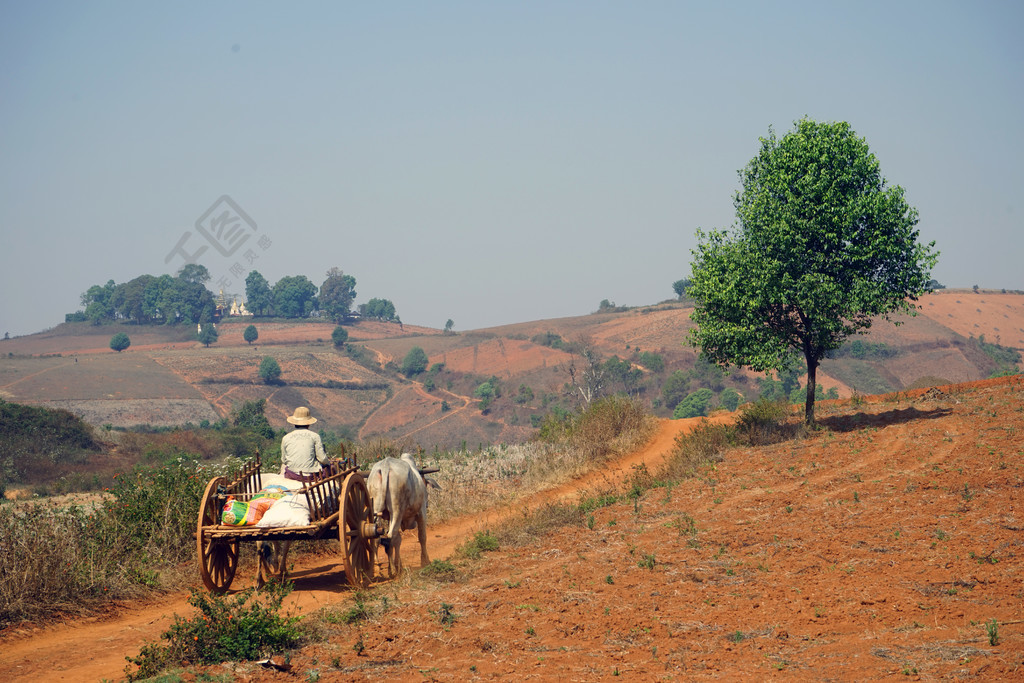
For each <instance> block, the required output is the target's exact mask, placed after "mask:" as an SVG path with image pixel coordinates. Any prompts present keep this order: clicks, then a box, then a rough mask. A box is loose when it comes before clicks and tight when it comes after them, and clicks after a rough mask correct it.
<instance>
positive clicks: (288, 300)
mask: <svg viewBox="0 0 1024 683" xmlns="http://www.w3.org/2000/svg"><path fill="white" fill-rule="evenodd" d="M273 292H274V313H276V314H277V315H279V316H282V317H285V318H304V317H306V316H307V315H309V314H310V313H312V312H313V310H314V309H316V285H314V284H313V283H312V282H310V281H309V278H308V277H306V276H305V275H286V276H285V277H283V278H281V279H280V280H278V281H277V282H275V283H274V289H273Z"/></svg>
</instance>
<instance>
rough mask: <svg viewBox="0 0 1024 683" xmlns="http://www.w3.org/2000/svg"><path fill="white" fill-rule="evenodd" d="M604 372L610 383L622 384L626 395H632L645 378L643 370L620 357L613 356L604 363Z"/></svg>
mask: <svg viewBox="0 0 1024 683" xmlns="http://www.w3.org/2000/svg"><path fill="white" fill-rule="evenodd" d="M604 370H605V373H606V375H607V377H608V379H609V381H610V382H621V383H622V390H623V391H624V392H626V394H632V393H634V392H635V391H636V390H637V386H638V385H639V383H640V380H641V378H642V377H643V374H644V373H643V370H641V369H640V368H634V367H633V364H632V363H630V362H629V361H628V360H622V359H621V358H619V357H618V356H612V357H611V358H608V359H606V360H605V362H604Z"/></svg>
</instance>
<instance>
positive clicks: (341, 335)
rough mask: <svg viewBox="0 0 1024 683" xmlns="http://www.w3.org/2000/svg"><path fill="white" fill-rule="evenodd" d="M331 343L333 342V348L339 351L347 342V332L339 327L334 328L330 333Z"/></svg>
mask: <svg viewBox="0 0 1024 683" xmlns="http://www.w3.org/2000/svg"><path fill="white" fill-rule="evenodd" d="M331 341H332V342H334V347H335V348H337V349H340V348H341V347H342V346H344V345H345V342H347V341H348V330H346V329H345V328H344V327H342V326H341V325H338V326H337V327H335V328H334V331H333V332H331Z"/></svg>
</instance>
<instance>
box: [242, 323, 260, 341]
mask: <svg viewBox="0 0 1024 683" xmlns="http://www.w3.org/2000/svg"><path fill="white" fill-rule="evenodd" d="M259 338H260V332H259V330H257V329H256V326H255V325H249V326H248V327H246V328H245V331H244V332H242V339H244V340H245V341H246V342H247V343H248V344H250V345H251V344H252V343H253V342H254V341H256V340H257V339H259Z"/></svg>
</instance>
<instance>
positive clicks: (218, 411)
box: [0, 290, 1024, 449]
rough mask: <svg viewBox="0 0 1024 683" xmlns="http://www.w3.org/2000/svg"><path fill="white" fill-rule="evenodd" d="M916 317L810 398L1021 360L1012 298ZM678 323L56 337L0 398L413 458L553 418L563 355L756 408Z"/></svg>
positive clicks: (649, 396) (888, 331)
mask: <svg viewBox="0 0 1024 683" xmlns="http://www.w3.org/2000/svg"><path fill="white" fill-rule="evenodd" d="M920 304H921V311H920V315H918V316H916V317H903V318H901V319H900V320H899V321H898V322H900V323H901V324H899V325H895V324H892V323H888V322H885V321H877V322H876V324H875V325H874V326H873V328H872V330H871V331H870V333H869V334H867V335H864V336H863V337H861V338H860V339H862V340H863V343H864V344H867V345H868V346H867V347H865V348H867V349H868V351H867V352H865V353H862V354H860V355H857V356H854V355H851V354H850V353H848V352H847V350H845V349H844V351H843V354H841V355H838V356H837V357H836V358H835V359H831V360H826V361H825V362H824V363H823V365H822V368H821V371H820V372H819V381H820V383H821V384H822V386H823V387H824V388H826V389H830V388H835V389H836V390H837V391H838V395H839V396H840V397H846V396H851V395H853V394H854V393H860V394H873V393H881V392H887V391H898V390H902V389H905V388H907V387H911V386H929V385H934V384H941V383H944V382H965V381H974V380H978V379H984V378H986V377H988V376H990V375H991V374H992V373H993V372H995V371H996V370H998V369H999V365H998V364H997V363H996V361H994V360H993V358H992V357H991V355H990V354H989V353H987V352H986V350H985V347H984V346H983V345H982V344H980V342H979V340H980V339H981V338H982V336H984V339H985V340H986V341H987V342H988V343H989V344H1001V345H1003V346H1005V347H1009V348H1011V349H1017V350H1021V349H1024V295H1020V294H1010V293H1005V294H1004V293H1002V292H993V291H988V290H980V291H978V292H973V291H970V290H958V291H949V290H942V291H940V292H937V293H935V294H931V295H928V296H926V297H923V298H922V300H921V301H920ZM689 313H690V309H688V308H686V307H685V306H684V305H683V304H681V303H679V302H665V303H662V304H658V305H652V306H647V307H641V308H637V309H632V310H629V311H626V312H618V313H600V314H592V315H586V316H577V317H570V318H561V319H553V320H542V321H534V322H527V323H519V324H515V325H505V326H501V327H495V328H489V329H483V330H473V331H468V332H460V333H458V334H452V335H446V334H442V333H441V332H440V331H439V330H434V329H429V328H422V327H414V326H410V325H405V326H402V325H399V324H393V323H375V322H360V323H357V324H355V325H352V326H350V327H348V331H349V335H350V339H349V352H344V351H339V350H337V349H335V348H334V347H333V345H332V344H331V341H330V338H331V331H332V329H333V325H330V324H327V323H316V322H302V323H284V322H260V321H256V326H257V328H258V329H259V339H258V340H257V342H256V343H255V344H253V345H252V346H250V345H248V344H246V343H245V342H244V341H243V339H242V331H243V329H244V328H245V326H246V325H248V324H249V321H245V322H238V321H236V320H234V319H228V320H225V321H224V322H222V323H221V324H220V325H219V326H218V330H219V333H220V339H219V341H218V342H216V343H215V344H214V345H213V346H211V347H210V348H205V347H203V346H202V345H201V344H199V343H198V342H196V341H195V340H194V331H193V330H191V329H183V328H180V327H138V326H130V325H124V326H121V325H116V326H101V327H94V326H91V325H88V324H85V323H80V324H63V325H60V326H58V327H57V328H54V329H53V330H48V331H46V332H42V333H39V334H35V335H29V336H25V337H17V338H14V339H9V340H5V341H3V342H2V343H0V350H2V353H0V398H3V399H5V400H9V401H16V402H22V403H28V404H39V405H48V406H56V407H62V408H67V409H69V410H71V411H73V412H75V413H76V414H79V415H81V416H83V417H84V418H85V419H86V420H88V421H90V422H92V423H94V424H97V425H104V424H107V425H111V426H118V427H129V426H133V425H139V424H150V425H155V426H159V425H179V424H184V423H186V422H191V423H193V424H200V423H203V422H204V421H206V422H210V423H213V422H216V421H217V420H218V419H220V418H222V417H225V416H228V415H229V414H230V411H231V409H232V407H233V406H237V405H238V404H240V403H241V402H242V401H243V400H249V399H257V398H265V399H267V415H268V418H269V419H270V421H271V423H272V424H273V425H274V426H275V427H283V426H284V425H285V424H286V423H285V421H284V418H285V417H286V416H287V415H289V414H291V412H292V410H293V409H294V407H295V406H297V405H303V404H305V405H309V406H311V407H312V408H313V410H314V412H315V414H316V415H317V416H318V417H319V418H320V419H321V423H322V425H323V427H324V428H325V429H328V430H332V431H334V432H336V433H339V434H342V435H344V436H347V437H348V438H352V439H370V438H374V437H386V438H390V439H395V440H399V441H403V440H404V441H407V442H410V443H411V444H416V445H419V446H422V447H424V448H427V449H432V448H434V447H440V448H449V447H454V446H458V445H459V444H461V443H466V444H468V445H476V444H482V443H491V442H494V441H507V442H514V441H517V440H521V439H523V438H526V437H527V436H528V435H529V434H531V433H532V432H533V425H534V424H535V423H536V421H537V420H538V419H540V418H541V417H542V416H543V415H544V414H546V413H548V412H549V411H551V410H552V409H553V408H555V407H556V406H562V407H565V408H571V407H572V406H573V405H574V400H573V399H572V398H571V397H569V396H566V391H565V386H566V383H567V382H569V380H570V377H569V374H568V368H569V367H570V365H571V364H572V363H574V362H575V363H577V364H579V363H581V360H580V358H579V357H578V356H576V357H575V358H574V355H573V354H572V353H569V352H568V351H567V349H568V348H570V347H569V346H568V345H569V344H586V345H588V346H590V347H591V348H593V349H594V350H595V351H596V352H597V353H598V354H599V355H600V356H601V358H603V359H608V358H612V357H613V356H618V357H619V358H620V359H621V360H623V361H626V362H627V363H629V364H630V365H629V366H628V367H632V369H633V370H634V371H635V373H636V378H634V379H631V380H630V381H631V382H632V384H631V385H629V386H627V385H625V384H623V383H621V382H619V383H616V382H615V381H612V380H609V381H608V386H607V388H608V390H611V391H616V390H624V389H628V390H630V391H632V392H633V393H635V394H637V395H639V396H640V397H641V398H642V399H643V400H645V401H647V402H649V403H650V404H651V405H652V406H654V409H655V412H656V413H657V414H659V415H662V416H667V415H669V414H670V412H671V411H670V408H671V406H664V405H659V404H660V403H661V397H662V394H661V389H662V386H663V385H664V383H665V382H666V381H667V379H668V378H669V377H670V376H671V375H672V373H673V372H676V371H682V372H688V373H692V374H694V377H693V378H691V379H690V380H689V390H693V389H695V388H698V387H699V386H702V385H706V383H707V382H708V381H710V382H711V383H712V384H713V385H717V389H716V390H718V389H721V388H722V387H733V388H735V389H737V390H738V391H739V392H740V394H741V395H743V396H744V397H745V398H748V399H749V398H756V396H757V395H758V393H759V387H758V383H757V379H758V378H757V377H756V376H754V375H752V374H750V373H746V372H734V373H732V374H731V375H729V376H727V377H724V378H721V379H718V380H716V379H714V378H712V379H711V380H708V379H706V378H703V379H702V378H701V377H698V376H696V372H697V370H696V368H695V362H696V354H695V352H694V351H693V350H692V349H690V348H688V347H684V346H683V344H682V342H683V340H684V339H685V338H686V334H687V331H688V329H689V327H690V325H691V323H690V321H689ZM121 330H124V331H126V332H127V333H128V334H129V335H130V336H131V338H132V345H131V347H130V348H129V349H128V350H126V351H124V352H123V353H121V354H118V353H115V352H113V351H111V350H110V349H109V345H108V344H109V340H110V336H111V335H112V334H113V333H114V332H115V331H121ZM552 340H554V341H553V342H552ZM414 346H419V347H421V348H423V349H424V350H425V351H426V353H427V354H428V356H429V359H430V364H431V365H434V364H442V365H443V368H441V369H439V371H436V372H435V373H434V374H429V373H428V374H427V375H420V376H418V377H415V378H414V380H415V381H410V380H408V379H406V378H405V377H403V376H402V375H401V374H400V373H399V372H398V368H399V366H400V365H401V362H402V359H403V358H404V357H405V354H407V353H408V352H409V350H410V349H411V348H413V347H414ZM989 350H991V347H990V349H989ZM644 352H646V353H649V354H656V355H657V356H659V357H660V358H661V359H662V360H663V363H664V368H663V369H661V370H660V371H652V370H651V369H649V368H645V367H643V366H642V365H641V364H640V362H639V360H638V359H639V358H640V354H641V353H644ZM267 355H269V356H273V357H274V358H275V359H277V360H278V362H279V364H280V365H281V367H282V370H283V376H282V380H283V384H281V385H275V386H267V385H265V384H262V383H261V382H260V381H259V380H258V377H257V369H258V366H259V362H260V360H261V359H262V358H263V357H264V356H267ZM490 378H496V382H497V384H498V386H499V391H500V394H501V395H500V397H498V398H496V399H495V400H494V402H493V404H492V405H490V406H489V407H488V410H487V411H482V410H481V407H480V403H479V399H478V397H477V396H475V395H474V394H475V392H476V389H477V388H478V387H479V386H480V385H481V383H483V382H485V381H487V380H489V379H490ZM702 383H704V384H702Z"/></svg>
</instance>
